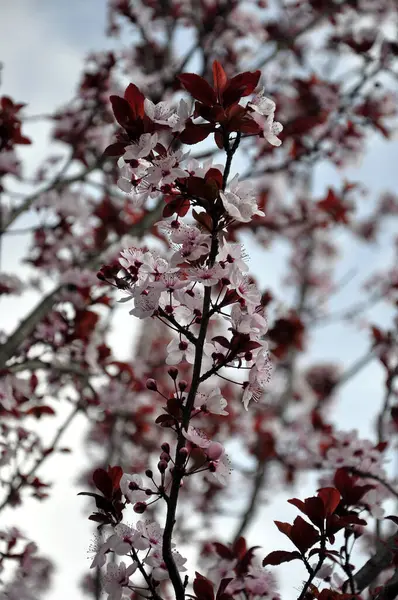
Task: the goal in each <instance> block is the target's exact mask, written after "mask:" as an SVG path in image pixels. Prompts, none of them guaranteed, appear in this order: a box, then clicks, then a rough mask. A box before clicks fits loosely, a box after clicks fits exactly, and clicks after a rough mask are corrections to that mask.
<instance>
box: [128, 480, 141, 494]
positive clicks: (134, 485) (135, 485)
mask: <svg viewBox="0 0 398 600" xmlns="http://www.w3.org/2000/svg"><path fill="white" fill-rule="evenodd" d="M139 489H140V488H139V485H138V483H136V482H135V481H130V483H129V490H131V491H132V492H136V491H137V490H139Z"/></svg>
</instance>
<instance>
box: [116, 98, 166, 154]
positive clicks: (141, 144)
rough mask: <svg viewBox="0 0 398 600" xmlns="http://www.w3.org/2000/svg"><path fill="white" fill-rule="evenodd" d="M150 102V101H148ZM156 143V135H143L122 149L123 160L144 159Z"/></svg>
mask: <svg viewBox="0 0 398 600" xmlns="http://www.w3.org/2000/svg"><path fill="white" fill-rule="evenodd" d="M149 102H150V101H149ZM157 143H158V134H157V133H144V134H143V135H142V136H141V137H140V139H139V140H138V142H136V143H135V144H131V145H130V146H126V148H125V149H124V154H123V159H124V160H125V161H126V160H137V159H138V158H144V157H145V156H148V154H149V153H150V152H151V151H152V150H153V149H154V147H155V146H156V144H157Z"/></svg>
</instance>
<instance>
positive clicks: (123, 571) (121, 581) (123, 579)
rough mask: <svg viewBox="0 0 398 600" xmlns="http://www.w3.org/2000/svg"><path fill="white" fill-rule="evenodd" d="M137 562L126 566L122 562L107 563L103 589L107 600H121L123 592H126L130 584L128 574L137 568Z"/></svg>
mask: <svg viewBox="0 0 398 600" xmlns="http://www.w3.org/2000/svg"><path fill="white" fill-rule="evenodd" d="M137 567H138V565H137V563H136V562H133V563H132V564H131V565H130V566H129V567H127V568H126V565H125V563H124V562H121V563H120V564H119V565H117V564H115V563H108V564H107V567H106V575H105V582H104V590H105V591H106V592H107V594H108V600H121V597H122V595H123V593H124V592H126V593H128V592H129V591H131V590H130V587H129V586H131V581H130V575H132V574H133V573H134V572H135V571H136V570H137Z"/></svg>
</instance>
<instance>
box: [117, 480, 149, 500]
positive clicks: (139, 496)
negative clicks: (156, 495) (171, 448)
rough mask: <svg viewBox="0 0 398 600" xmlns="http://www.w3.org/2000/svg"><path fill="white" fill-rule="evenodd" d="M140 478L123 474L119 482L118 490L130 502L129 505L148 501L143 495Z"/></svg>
mask: <svg viewBox="0 0 398 600" xmlns="http://www.w3.org/2000/svg"><path fill="white" fill-rule="evenodd" d="M142 487H143V482H142V477H141V476H140V475H136V474H132V475H129V474H128V473H123V475H122V478H121V480H120V489H121V492H122V494H123V496H125V497H126V498H127V500H129V502H131V504H135V503H136V502H144V501H145V500H148V496H147V495H146V494H145V491H144V490H143V489H140V488H142Z"/></svg>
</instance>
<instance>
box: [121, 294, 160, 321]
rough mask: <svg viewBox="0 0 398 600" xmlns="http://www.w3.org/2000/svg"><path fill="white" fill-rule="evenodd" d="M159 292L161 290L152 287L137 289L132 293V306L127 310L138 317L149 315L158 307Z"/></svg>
mask: <svg viewBox="0 0 398 600" xmlns="http://www.w3.org/2000/svg"><path fill="white" fill-rule="evenodd" d="M161 294H162V292H161V290H157V289H153V288H148V289H143V290H139V291H138V293H136V294H135V295H134V308H133V309H132V310H130V311H129V314H130V315H133V316H134V317H137V318H138V319H146V318H147V317H151V316H152V315H153V313H154V312H155V310H156V309H157V308H158V307H159V300H160V296H161Z"/></svg>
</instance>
